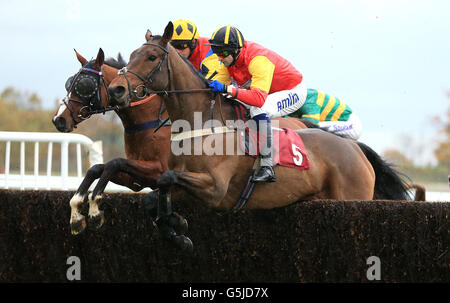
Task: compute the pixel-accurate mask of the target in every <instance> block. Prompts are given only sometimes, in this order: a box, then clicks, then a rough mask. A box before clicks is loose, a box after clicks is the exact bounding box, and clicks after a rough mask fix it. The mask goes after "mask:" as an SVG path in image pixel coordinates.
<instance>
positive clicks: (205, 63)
mask: <svg viewBox="0 0 450 303" xmlns="http://www.w3.org/2000/svg"><path fill="white" fill-rule="evenodd" d="M173 28H174V30H173V36H172V41H171V42H170V44H171V45H172V46H173V47H174V48H175V49H176V50H177V51H178V53H179V54H180V55H182V56H183V57H185V58H187V59H188V60H189V62H191V63H192V65H193V66H194V68H195V69H196V70H198V71H199V72H200V73H201V74H202V75H203V76H204V77H205V78H206V79H208V80H218V81H220V82H222V83H225V84H229V83H230V82H231V80H230V76H229V75H228V71H227V69H226V67H225V66H224V65H223V64H222V62H220V61H219V58H218V57H217V55H215V54H214V53H213V52H212V50H211V47H210V46H208V45H205V44H206V43H207V42H208V38H204V37H200V35H199V33H198V31H197V26H196V25H195V24H194V23H193V22H192V21H189V20H185V19H179V20H176V21H174V22H173Z"/></svg>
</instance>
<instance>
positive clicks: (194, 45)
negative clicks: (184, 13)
mask: <svg viewBox="0 0 450 303" xmlns="http://www.w3.org/2000/svg"><path fill="white" fill-rule="evenodd" d="M194 40H195V43H193V42H192V41H194ZM197 44H198V40H196V39H192V40H191V43H190V44H189V49H190V50H191V52H190V54H189V56H188V57H187V59H188V60H189V59H190V58H191V56H192V54H193V53H194V50H195V48H196V47H197Z"/></svg>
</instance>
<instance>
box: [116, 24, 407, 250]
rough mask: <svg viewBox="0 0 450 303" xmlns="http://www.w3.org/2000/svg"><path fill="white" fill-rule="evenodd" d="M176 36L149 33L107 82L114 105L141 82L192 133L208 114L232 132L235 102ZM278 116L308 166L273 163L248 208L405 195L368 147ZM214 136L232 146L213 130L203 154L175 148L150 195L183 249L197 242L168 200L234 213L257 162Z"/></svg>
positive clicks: (161, 222) (163, 228)
mask: <svg viewBox="0 0 450 303" xmlns="http://www.w3.org/2000/svg"><path fill="white" fill-rule="evenodd" d="M172 33H173V24H172V22H169V23H168V25H167V26H166V28H165V30H164V34H163V36H162V37H160V36H158V38H156V37H154V36H152V34H151V32H150V31H147V33H146V40H147V42H146V43H144V44H143V45H142V46H141V47H140V48H138V49H136V50H135V51H134V52H133V53H132V54H131V56H130V61H129V63H128V64H127V66H126V67H125V69H123V70H122V71H121V75H120V76H119V77H116V78H115V79H114V80H113V81H112V82H111V83H110V85H109V88H108V92H109V95H110V97H111V99H112V100H111V104H114V105H118V106H121V107H126V106H128V105H129V104H130V102H132V101H133V96H132V94H131V92H132V91H133V90H135V89H136V87H142V86H144V87H145V90H146V92H147V93H159V94H163V95H164V103H165V105H166V108H167V112H168V114H169V117H170V120H171V121H172V123H174V121H184V122H185V123H187V124H188V125H189V126H190V128H191V129H192V131H191V132H190V133H196V132H197V133H199V132H200V133H203V130H202V127H203V125H208V123H212V122H207V121H208V118H209V119H210V120H212V119H211V117H214V118H216V119H218V120H215V121H217V122H219V127H218V128H214V129H222V130H224V132H225V130H229V128H228V127H227V125H226V122H225V121H226V120H228V121H229V120H233V119H234V111H233V107H232V106H231V104H230V103H228V102H225V101H224V98H223V96H221V95H220V94H218V95H212V93H211V92H210V90H208V83H207V81H206V80H205V79H204V78H203V77H201V76H200V74H199V73H198V72H197V71H196V70H195V69H194V68H193V66H192V65H191V64H190V63H189V62H188V61H187V60H186V59H185V58H184V57H182V56H180V55H179V54H178V52H177V51H176V50H175V49H174V48H173V47H172V46H171V45H170V44H169V42H170V40H171V38H172ZM199 116H200V117H202V118H203V120H202V121H201V122H202V123H197V126H196V121H195V117H199ZM205 117H206V118H205ZM277 121H278V123H279V127H281V128H289V129H293V130H296V132H297V133H298V135H299V136H300V137H301V139H302V140H303V142H304V145H305V148H306V151H307V155H308V158H309V162H310V168H309V169H308V170H297V169H292V168H287V167H282V166H276V167H275V171H276V176H277V181H276V182H274V183H263V184H257V185H256V186H255V189H254V192H253V195H252V197H251V199H250V200H249V201H248V204H247V205H246V209H271V208H276V207H282V206H286V205H289V204H291V203H294V202H297V201H301V200H315V199H334V200H341V201H342V200H372V199H374V198H377V199H395V200H405V199H406V197H407V191H406V188H405V184H404V182H403V181H402V180H401V178H400V177H399V176H398V175H397V173H396V172H395V171H394V170H393V169H392V168H391V167H390V166H389V165H388V164H387V163H386V162H384V160H383V159H381V158H380V157H379V156H378V154H376V153H375V152H374V151H373V150H372V149H370V148H369V147H368V146H366V145H365V144H363V143H360V142H355V141H352V140H349V139H344V138H341V137H339V136H336V135H334V134H331V133H327V132H325V131H323V130H320V129H302V130H298V129H299V128H300V127H299V126H298V120H297V119H293V118H280V119H278V120H277ZM272 122H273V120H272ZM208 130H209V129H208ZM172 131H174V129H173V127H172ZM232 131H233V133H232V135H233V136H234V139H235V140H234V141H233V142H237V139H236V136H237V132H236V131H235V130H232ZM187 133H189V132H187ZM206 133H208V132H206ZM183 134H186V132H183ZM211 138H212V139H213V140H214V142H215V143H216V144H222V146H227V141H226V140H225V138H224V136H223V133H220V132H215V131H213V130H210V132H209V135H208V136H200V138H198V137H197V138H196V139H200V144H201V145H202V146H203V148H202V150H201V153H200V154H195V150H194V149H195V148H196V147H195V146H191V148H190V150H189V151H190V153H186V154H181V155H178V154H177V155H175V154H174V151H173V150H172V149H171V153H170V157H169V169H170V170H168V171H166V172H164V173H163V174H162V176H161V178H160V179H159V180H158V188H159V190H158V191H153V192H151V193H149V194H148V196H149V199H148V201H149V203H148V207H149V208H152V207H156V208H157V211H158V221H157V224H158V226H159V230H160V232H161V233H162V234H163V235H164V236H165V237H166V238H167V239H170V240H172V241H173V242H174V244H175V245H177V246H178V247H179V248H180V249H186V250H192V248H193V247H192V241H191V240H190V239H189V238H188V237H186V236H185V235H184V234H183V233H182V232H179V231H177V230H175V229H174V228H173V227H172V226H170V224H169V223H168V220H167V218H168V217H169V216H170V214H171V213H172V208H171V203H172V202H171V201H172V200H173V201H182V200H184V201H192V200H196V201H199V202H201V203H204V204H205V205H206V206H208V207H210V208H213V209H216V210H220V211H227V210H230V209H232V207H233V205H234V203H235V201H236V200H237V199H238V198H239V196H240V194H241V190H242V186H243V184H244V183H245V182H246V180H247V177H248V175H249V172H251V171H252V166H253V165H254V159H253V158H251V157H248V156H242V155H238V153H237V148H238V147H237V146H236V145H234V146H233V152H234V153H232V154H226V155H215V154H213V153H212V155H211V151H210V150H209V149H210V148H211V146H212V145H210V146H209V147H208V145H205V144H204V143H205V141H207V140H208V141H210V142H211ZM205 146H206V147H205ZM197 147H198V146H197ZM366 155H367V156H366Z"/></svg>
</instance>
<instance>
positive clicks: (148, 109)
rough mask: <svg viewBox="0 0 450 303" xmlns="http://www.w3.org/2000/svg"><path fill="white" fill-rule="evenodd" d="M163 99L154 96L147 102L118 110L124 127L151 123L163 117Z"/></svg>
mask: <svg viewBox="0 0 450 303" xmlns="http://www.w3.org/2000/svg"><path fill="white" fill-rule="evenodd" d="M162 102H163V101H162V99H161V98H160V97H158V96H156V97H154V98H153V99H151V100H150V101H147V102H146V103H143V104H139V105H136V106H132V107H131V106H130V107H127V108H123V109H121V110H119V111H118V112H117V114H118V116H119V118H120V120H121V121H122V124H123V126H124V128H129V127H133V126H137V125H141V124H143V123H149V122H152V121H156V120H158V119H159V118H162V117H163V116H162V113H161V107H162V106H163V104H162Z"/></svg>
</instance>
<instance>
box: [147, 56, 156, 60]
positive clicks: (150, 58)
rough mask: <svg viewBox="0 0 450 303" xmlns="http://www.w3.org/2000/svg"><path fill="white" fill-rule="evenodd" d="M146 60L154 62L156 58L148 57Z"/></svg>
mask: <svg viewBox="0 0 450 303" xmlns="http://www.w3.org/2000/svg"><path fill="white" fill-rule="evenodd" d="M148 60H150V61H155V60H156V56H153V55H151V56H150V57H148Z"/></svg>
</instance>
